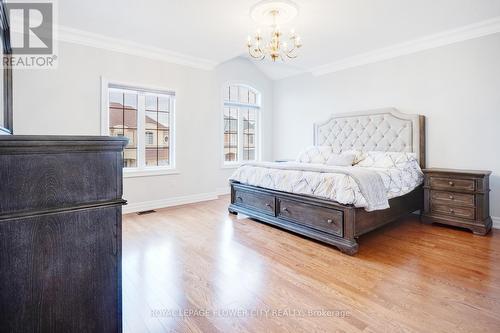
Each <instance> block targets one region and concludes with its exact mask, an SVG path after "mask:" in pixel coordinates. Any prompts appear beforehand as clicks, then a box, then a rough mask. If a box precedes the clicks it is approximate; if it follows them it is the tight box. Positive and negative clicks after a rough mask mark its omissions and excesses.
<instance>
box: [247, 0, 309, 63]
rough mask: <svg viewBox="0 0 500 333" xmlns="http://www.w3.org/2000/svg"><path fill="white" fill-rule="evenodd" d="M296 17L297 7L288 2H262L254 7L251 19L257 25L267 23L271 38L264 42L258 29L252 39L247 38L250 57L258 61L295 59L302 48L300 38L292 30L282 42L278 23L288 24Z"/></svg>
mask: <svg viewBox="0 0 500 333" xmlns="http://www.w3.org/2000/svg"><path fill="white" fill-rule="evenodd" d="M296 15H297V7H296V6H295V5H294V4H293V3H291V2H290V1H263V2H260V3H258V4H257V5H255V6H254V7H253V8H252V10H251V16H252V18H253V19H254V20H255V21H257V22H259V23H261V22H265V23H267V24H268V25H269V26H270V27H271V36H270V38H269V40H268V41H267V42H266V41H265V39H264V38H263V37H262V34H261V31H260V29H259V30H257V32H256V33H255V36H254V37H253V38H252V37H250V36H248V39H247V47H248V53H249V54H250V56H251V57H252V58H255V59H259V60H263V59H265V58H266V56H268V57H270V58H271V60H272V61H276V59H281V60H283V61H284V60H285V59H286V58H290V59H293V58H297V55H298V54H297V50H298V49H299V48H300V47H301V46H302V42H301V40H300V37H299V36H298V35H297V34H296V33H295V30H293V29H292V30H291V31H290V35H289V36H288V38H286V39H285V41H283V40H282V39H283V33H282V32H281V30H280V27H279V23H285V22H288V21H290V20H291V19H292V18H293V17H295V16H296Z"/></svg>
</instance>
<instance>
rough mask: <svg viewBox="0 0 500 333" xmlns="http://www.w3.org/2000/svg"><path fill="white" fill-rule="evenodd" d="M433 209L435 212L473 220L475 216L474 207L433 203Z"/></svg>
mask: <svg viewBox="0 0 500 333" xmlns="http://www.w3.org/2000/svg"><path fill="white" fill-rule="evenodd" d="M431 211H432V212H433V213H439V214H444V215H449V216H455V217H460V218H464V219H471V220H473V219H474V218H475V209H474V207H456V206H451V205H445V204H438V203H432V206H431Z"/></svg>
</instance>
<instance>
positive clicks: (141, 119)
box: [137, 93, 146, 168]
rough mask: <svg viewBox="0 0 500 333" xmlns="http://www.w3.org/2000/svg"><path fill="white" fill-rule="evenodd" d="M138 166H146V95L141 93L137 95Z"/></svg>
mask: <svg viewBox="0 0 500 333" xmlns="http://www.w3.org/2000/svg"><path fill="white" fill-rule="evenodd" d="M137 118H138V119H137V161H138V163H137V166H138V167H139V168H144V167H145V166H146V148H145V147H146V136H145V134H144V133H146V124H145V120H146V96H145V94H144V93H139V94H138V96H137Z"/></svg>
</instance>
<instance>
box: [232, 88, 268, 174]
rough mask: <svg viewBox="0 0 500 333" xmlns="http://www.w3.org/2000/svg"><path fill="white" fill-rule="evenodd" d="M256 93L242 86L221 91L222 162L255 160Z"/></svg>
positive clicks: (256, 138)
mask: <svg viewBox="0 0 500 333" xmlns="http://www.w3.org/2000/svg"><path fill="white" fill-rule="evenodd" d="M259 116H260V94H259V93H258V92H257V91H256V90H254V89H252V88H250V87H248V86H245V85H228V86H227V87H225V89H224V163H225V164H234V163H240V162H243V161H254V160H257V159H258V145H257V143H258V142H259V138H258V130H257V127H258V119H259Z"/></svg>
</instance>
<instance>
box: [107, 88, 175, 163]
mask: <svg viewBox="0 0 500 333" xmlns="http://www.w3.org/2000/svg"><path fill="white" fill-rule="evenodd" d="M103 93H104V92H103ZM107 97H108V98H107V104H108V105H107V111H108V112H107V117H106V118H107V121H108V123H107V130H108V133H103V134H108V135H111V136H125V137H127V138H128V139H129V143H128V145H127V146H126V147H125V149H124V152H123V161H124V168H126V169H148V170H149V169H152V168H155V167H156V168H162V169H165V168H173V167H174V163H173V162H174V158H173V157H174V156H173V153H174V152H173V142H172V140H171V138H172V137H173V136H172V133H173V130H174V128H173V125H174V123H173V116H174V105H175V103H174V100H175V93H173V92H170V91H158V90H148V89H143V88H138V87H129V86H123V85H115V84H107ZM103 119H104V117H103ZM103 130H105V129H103ZM141 133H144V134H142V135H141Z"/></svg>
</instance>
